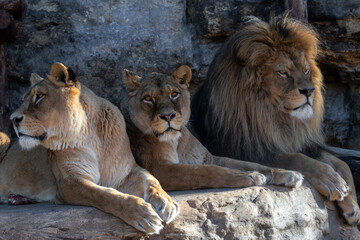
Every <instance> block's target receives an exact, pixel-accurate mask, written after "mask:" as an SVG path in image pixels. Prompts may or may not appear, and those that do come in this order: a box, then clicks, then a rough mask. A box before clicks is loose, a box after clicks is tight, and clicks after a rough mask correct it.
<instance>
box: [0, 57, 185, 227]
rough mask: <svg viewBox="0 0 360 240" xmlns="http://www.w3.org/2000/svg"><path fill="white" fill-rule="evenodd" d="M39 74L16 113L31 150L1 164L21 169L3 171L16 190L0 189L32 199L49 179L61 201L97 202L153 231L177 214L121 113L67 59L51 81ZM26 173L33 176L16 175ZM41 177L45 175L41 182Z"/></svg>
mask: <svg viewBox="0 0 360 240" xmlns="http://www.w3.org/2000/svg"><path fill="white" fill-rule="evenodd" d="M32 79H36V78H35V77H33V78H32ZM37 79H39V80H40V82H36V83H33V86H32V87H31V89H30V90H29V91H28V92H27V93H26V94H25V95H24V102H23V104H22V105H21V107H20V108H19V109H17V110H16V111H15V112H14V113H13V114H12V115H11V119H12V121H13V123H14V127H15V129H16V132H17V134H18V136H19V143H20V145H21V147H23V148H25V149H31V150H30V152H25V151H24V150H21V149H20V148H19V146H18V145H16V146H15V147H12V148H10V149H9V151H8V153H7V156H6V157H5V160H6V161H3V162H2V163H1V165H0V169H1V173H3V172H4V171H5V172H6V171H7V169H10V168H11V170H12V171H13V172H14V173H15V174H14V175H9V174H8V175H4V176H5V177H4V178H5V180H4V179H3V175H1V177H2V178H1V179H2V181H1V186H3V185H5V186H6V187H8V188H9V189H10V190H8V191H6V192H2V194H3V195H4V194H8V193H10V192H11V193H16V194H23V195H26V196H30V197H33V196H34V194H35V193H34V190H33V189H37V190H38V191H45V190H46V189H45V188H44V186H43V185H44V184H45V183H46V182H47V181H48V180H49V179H50V180H51V181H50V182H49V183H47V185H50V188H51V189H52V190H54V189H55V190H56V191H52V193H53V196H52V199H53V200H55V201H56V202H60V203H70V204H79V205H88V206H94V207H96V208H98V209H100V210H102V211H104V212H107V213H111V214H113V215H114V216H117V217H119V218H121V219H123V220H124V221H125V222H127V223H128V224H130V225H132V226H133V227H135V228H136V229H138V230H140V231H144V232H146V233H148V234H151V233H157V232H159V230H160V229H161V228H162V227H163V225H162V221H165V222H170V221H171V220H172V219H174V217H175V216H176V215H177V214H178V213H179V207H178V205H177V203H176V202H174V201H173V200H172V199H171V198H170V197H169V196H168V195H167V194H166V192H164V190H163V189H162V188H161V186H160V184H159V182H158V181H157V180H156V179H155V178H154V177H153V176H152V175H151V174H149V173H148V172H147V171H146V170H145V169H142V168H140V167H139V166H138V165H137V164H136V163H135V160H134V157H133V155H132V153H131V150H130V144H129V139H128V136H127V134H126V130H125V122H124V119H123V116H122V114H121V112H120V111H119V110H118V109H117V108H116V107H115V106H114V105H112V104H111V103H110V102H108V101H107V100H105V99H103V98H100V97H98V96H96V95H95V94H94V93H93V92H92V91H91V90H89V89H88V88H86V87H85V86H83V85H81V84H80V82H79V81H78V80H77V79H76V77H75V75H74V73H73V72H72V70H71V69H69V68H68V67H66V66H64V65H63V64H61V63H55V64H54V65H53V66H52V68H51V71H50V74H49V75H48V77H47V78H46V79H45V80H41V79H40V78H37ZM38 145H41V146H38ZM34 147H35V148H34ZM44 147H45V148H47V149H49V150H46V149H45V148H44ZM23 163H26V165H25V166H23V165H22V164H23ZM32 168H33V170H32ZM21 173H24V176H23V177H25V178H26V179H31V181H30V182H29V183H26V182H24V181H20V179H21V178H20V177H19V179H17V178H18V177H17V175H19V174H21ZM40 174H43V175H45V176H44V178H42V179H38V177H39V176H40ZM52 174H53V175H52ZM11 181H16V182H11ZM3 183H4V184H3ZM45 185H46V184H45ZM1 190H3V189H1ZM5 190H7V189H5ZM55 193H56V199H54V197H55ZM37 196H38V195H37ZM37 199H40V200H51V198H50V199H49V198H46V199H42V198H41V197H38V198H37Z"/></svg>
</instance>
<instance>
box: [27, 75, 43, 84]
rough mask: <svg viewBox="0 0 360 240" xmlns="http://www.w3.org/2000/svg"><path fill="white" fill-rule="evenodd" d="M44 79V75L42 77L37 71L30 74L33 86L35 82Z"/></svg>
mask: <svg viewBox="0 0 360 240" xmlns="http://www.w3.org/2000/svg"><path fill="white" fill-rule="evenodd" d="M42 80H44V79H43V78H42V77H40V76H39V75H38V74H37V73H32V74H31V76H30V83H31V86H33V85H34V84H35V83H37V82H40V81H42Z"/></svg>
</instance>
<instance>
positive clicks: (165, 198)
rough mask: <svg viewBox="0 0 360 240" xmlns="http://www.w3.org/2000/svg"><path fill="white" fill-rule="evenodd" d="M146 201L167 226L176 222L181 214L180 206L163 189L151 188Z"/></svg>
mask: <svg viewBox="0 0 360 240" xmlns="http://www.w3.org/2000/svg"><path fill="white" fill-rule="evenodd" d="M145 200H146V201H147V202H149V203H150V204H151V205H152V206H153V208H154V210H155V211H156V213H157V214H158V215H159V216H160V218H161V219H162V220H163V221H164V222H165V223H166V224H168V223H170V222H171V221H172V220H174V218H175V217H176V216H177V215H178V214H179V212H180V207H179V204H178V203H177V202H175V201H174V200H173V199H172V198H171V197H170V196H169V195H168V194H167V193H166V192H165V191H164V190H163V189H161V188H155V187H150V188H149V190H148V194H147V196H146V198H145Z"/></svg>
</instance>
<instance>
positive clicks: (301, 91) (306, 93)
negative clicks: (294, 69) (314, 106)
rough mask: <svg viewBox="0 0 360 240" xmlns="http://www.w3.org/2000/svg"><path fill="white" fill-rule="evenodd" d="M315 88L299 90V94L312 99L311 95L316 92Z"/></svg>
mask: <svg viewBox="0 0 360 240" xmlns="http://www.w3.org/2000/svg"><path fill="white" fill-rule="evenodd" d="M314 90H315V88H304V89H299V92H300V93H301V94H302V95H304V96H306V97H310V96H311V94H312V93H313V92H314Z"/></svg>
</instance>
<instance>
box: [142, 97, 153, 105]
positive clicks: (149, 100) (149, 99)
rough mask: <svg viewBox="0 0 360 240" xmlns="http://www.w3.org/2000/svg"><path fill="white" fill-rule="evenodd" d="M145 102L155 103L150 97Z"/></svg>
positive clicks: (145, 98)
mask: <svg viewBox="0 0 360 240" xmlns="http://www.w3.org/2000/svg"><path fill="white" fill-rule="evenodd" d="M144 101H145V102H149V103H154V99H152V97H150V96H146V97H144Z"/></svg>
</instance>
